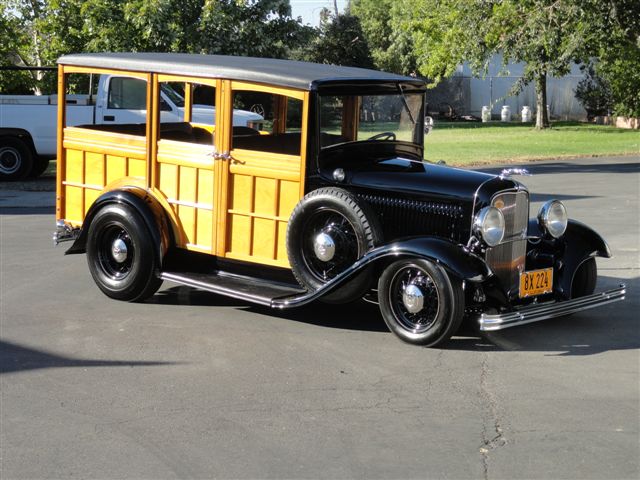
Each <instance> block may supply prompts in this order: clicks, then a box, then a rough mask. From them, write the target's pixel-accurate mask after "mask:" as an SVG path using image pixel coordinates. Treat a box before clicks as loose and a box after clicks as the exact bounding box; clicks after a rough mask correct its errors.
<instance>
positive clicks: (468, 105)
mask: <svg viewBox="0 0 640 480" xmlns="http://www.w3.org/2000/svg"><path fill="white" fill-rule="evenodd" d="M501 65H502V58H501V56H499V55H496V56H495V57H494V58H493V60H492V61H491V62H490V65H489V69H488V74H487V75H486V76H485V77H484V78H474V77H473V76H472V75H471V71H470V69H469V67H468V66H467V65H462V66H461V67H460V69H459V73H458V74H457V75H455V76H454V77H452V78H449V79H447V80H445V81H443V82H442V83H441V84H440V85H438V86H437V87H436V88H434V89H432V90H430V91H429V92H428V93H427V102H428V108H429V111H431V112H441V113H447V111H448V110H450V109H453V110H454V111H455V113H456V114H458V115H475V116H477V117H480V115H481V112H482V107H483V106H484V105H487V106H491V111H492V114H493V116H494V118H498V117H499V116H500V111H501V109H502V106H503V105H509V107H510V108H511V113H512V117H513V119H514V120H516V119H519V115H520V112H521V111H522V107H523V106H529V107H530V108H531V110H532V111H533V112H534V115H535V106H536V96H535V87H534V85H533V84H529V85H527V86H526V87H525V88H524V89H523V91H522V92H521V93H520V94H519V95H517V96H509V95H508V94H509V91H510V90H511V88H512V86H513V85H514V83H516V82H517V81H518V79H519V78H520V74H521V73H522V68H523V65H522V64H510V65H508V66H507V67H504V68H503V67H501ZM582 78H583V75H582V73H581V72H580V68H579V66H578V65H574V66H573V67H572V69H571V73H570V74H569V75H567V76H564V77H561V78H553V77H550V78H548V79H547V104H548V105H549V110H550V114H551V116H552V118H554V119H560V120H583V119H586V117H587V112H586V111H585V110H584V108H582V105H580V102H578V100H577V99H576V98H575V92H574V90H575V88H576V86H577V85H578V82H579V81H580V80H582Z"/></svg>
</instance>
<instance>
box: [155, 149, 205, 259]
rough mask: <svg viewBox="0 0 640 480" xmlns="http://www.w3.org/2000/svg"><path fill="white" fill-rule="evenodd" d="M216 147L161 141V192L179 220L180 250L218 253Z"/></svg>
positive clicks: (159, 154) (159, 181)
mask: <svg viewBox="0 0 640 480" xmlns="http://www.w3.org/2000/svg"><path fill="white" fill-rule="evenodd" d="M212 149H213V147H212V146H209V145H198V144H192V143H186V142H176V141H172V140H160V141H158V157H157V158H158V160H157V164H158V169H157V172H158V173H157V175H158V179H157V184H158V190H159V191H160V192H161V193H162V195H163V196H165V197H166V199H167V202H168V203H169V205H170V206H171V209H172V210H173V212H174V214H175V216H176V218H177V219H178V229H179V230H180V237H181V238H179V239H177V243H178V245H177V246H179V247H181V248H186V249H188V250H194V251H198V252H203V253H215V252H214V250H215V229H214V225H215V222H214V160H213V157H212V156H211V152H212Z"/></svg>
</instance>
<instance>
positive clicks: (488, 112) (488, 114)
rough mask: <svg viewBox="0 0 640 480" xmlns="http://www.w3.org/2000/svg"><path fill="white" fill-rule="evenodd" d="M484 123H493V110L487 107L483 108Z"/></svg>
mask: <svg viewBox="0 0 640 480" xmlns="http://www.w3.org/2000/svg"><path fill="white" fill-rule="evenodd" d="M482 121H483V122H489V121H491V109H490V108H489V107H488V106H487V105H483V106H482Z"/></svg>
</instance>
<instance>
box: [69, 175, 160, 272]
mask: <svg viewBox="0 0 640 480" xmlns="http://www.w3.org/2000/svg"><path fill="white" fill-rule="evenodd" d="M110 204H123V205H127V206H129V207H131V208H134V209H135V210H136V211H137V212H138V213H139V214H140V216H141V217H142V218H143V220H144V222H145V225H146V227H147V229H148V230H149V234H150V235H151V239H152V241H153V244H154V245H155V246H156V254H157V255H158V262H159V263H158V265H161V263H162V258H163V257H164V254H165V253H166V252H167V250H168V249H169V247H170V245H172V229H171V226H170V225H169V221H168V219H167V215H166V213H165V211H164V208H163V207H162V205H160V203H159V202H158V200H157V199H156V198H155V197H154V196H153V195H151V194H149V193H148V192H147V191H145V190H143V189H141V188H138V187H123V188H121V189H118V190H111V191H108V192H105V193H103V194H102V195H100V197H98V198H97V200H96V201H95V202H94V203H93V205H91V207H90V208H89V211H88V212H87V214H86V216H85V219H84V222H83V223H82V229H81V231H80V235H79V236H78V238H77V239H76V240H75V242H73V245H71V247H70V248H69V249H68V250H67V251H66V252H65V255H71V254H75V253H85V252H86V243H87V235H88V233H89V227H90V225H91V222H92V221H93V218H94V217H95V215H96V213H98V211H99V210H100V209H101V208H102V207H104V206H106V205H110Z"/></svg>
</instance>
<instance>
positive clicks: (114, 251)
mask: <svg viewBox="0 0 640 480" xmlns="http://www.w3.org/2000/svg"><path fill="white" fill-rule="evenodd" d="M111 255H112V256H113V259H114V260H115V261H116V262H118V263H123V262H124V261H125V260H126V259H127V244H126V243H124V241H123V240H122V239H121V238H116V239H115V240H114V242H113V245H111Z"/></svg>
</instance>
